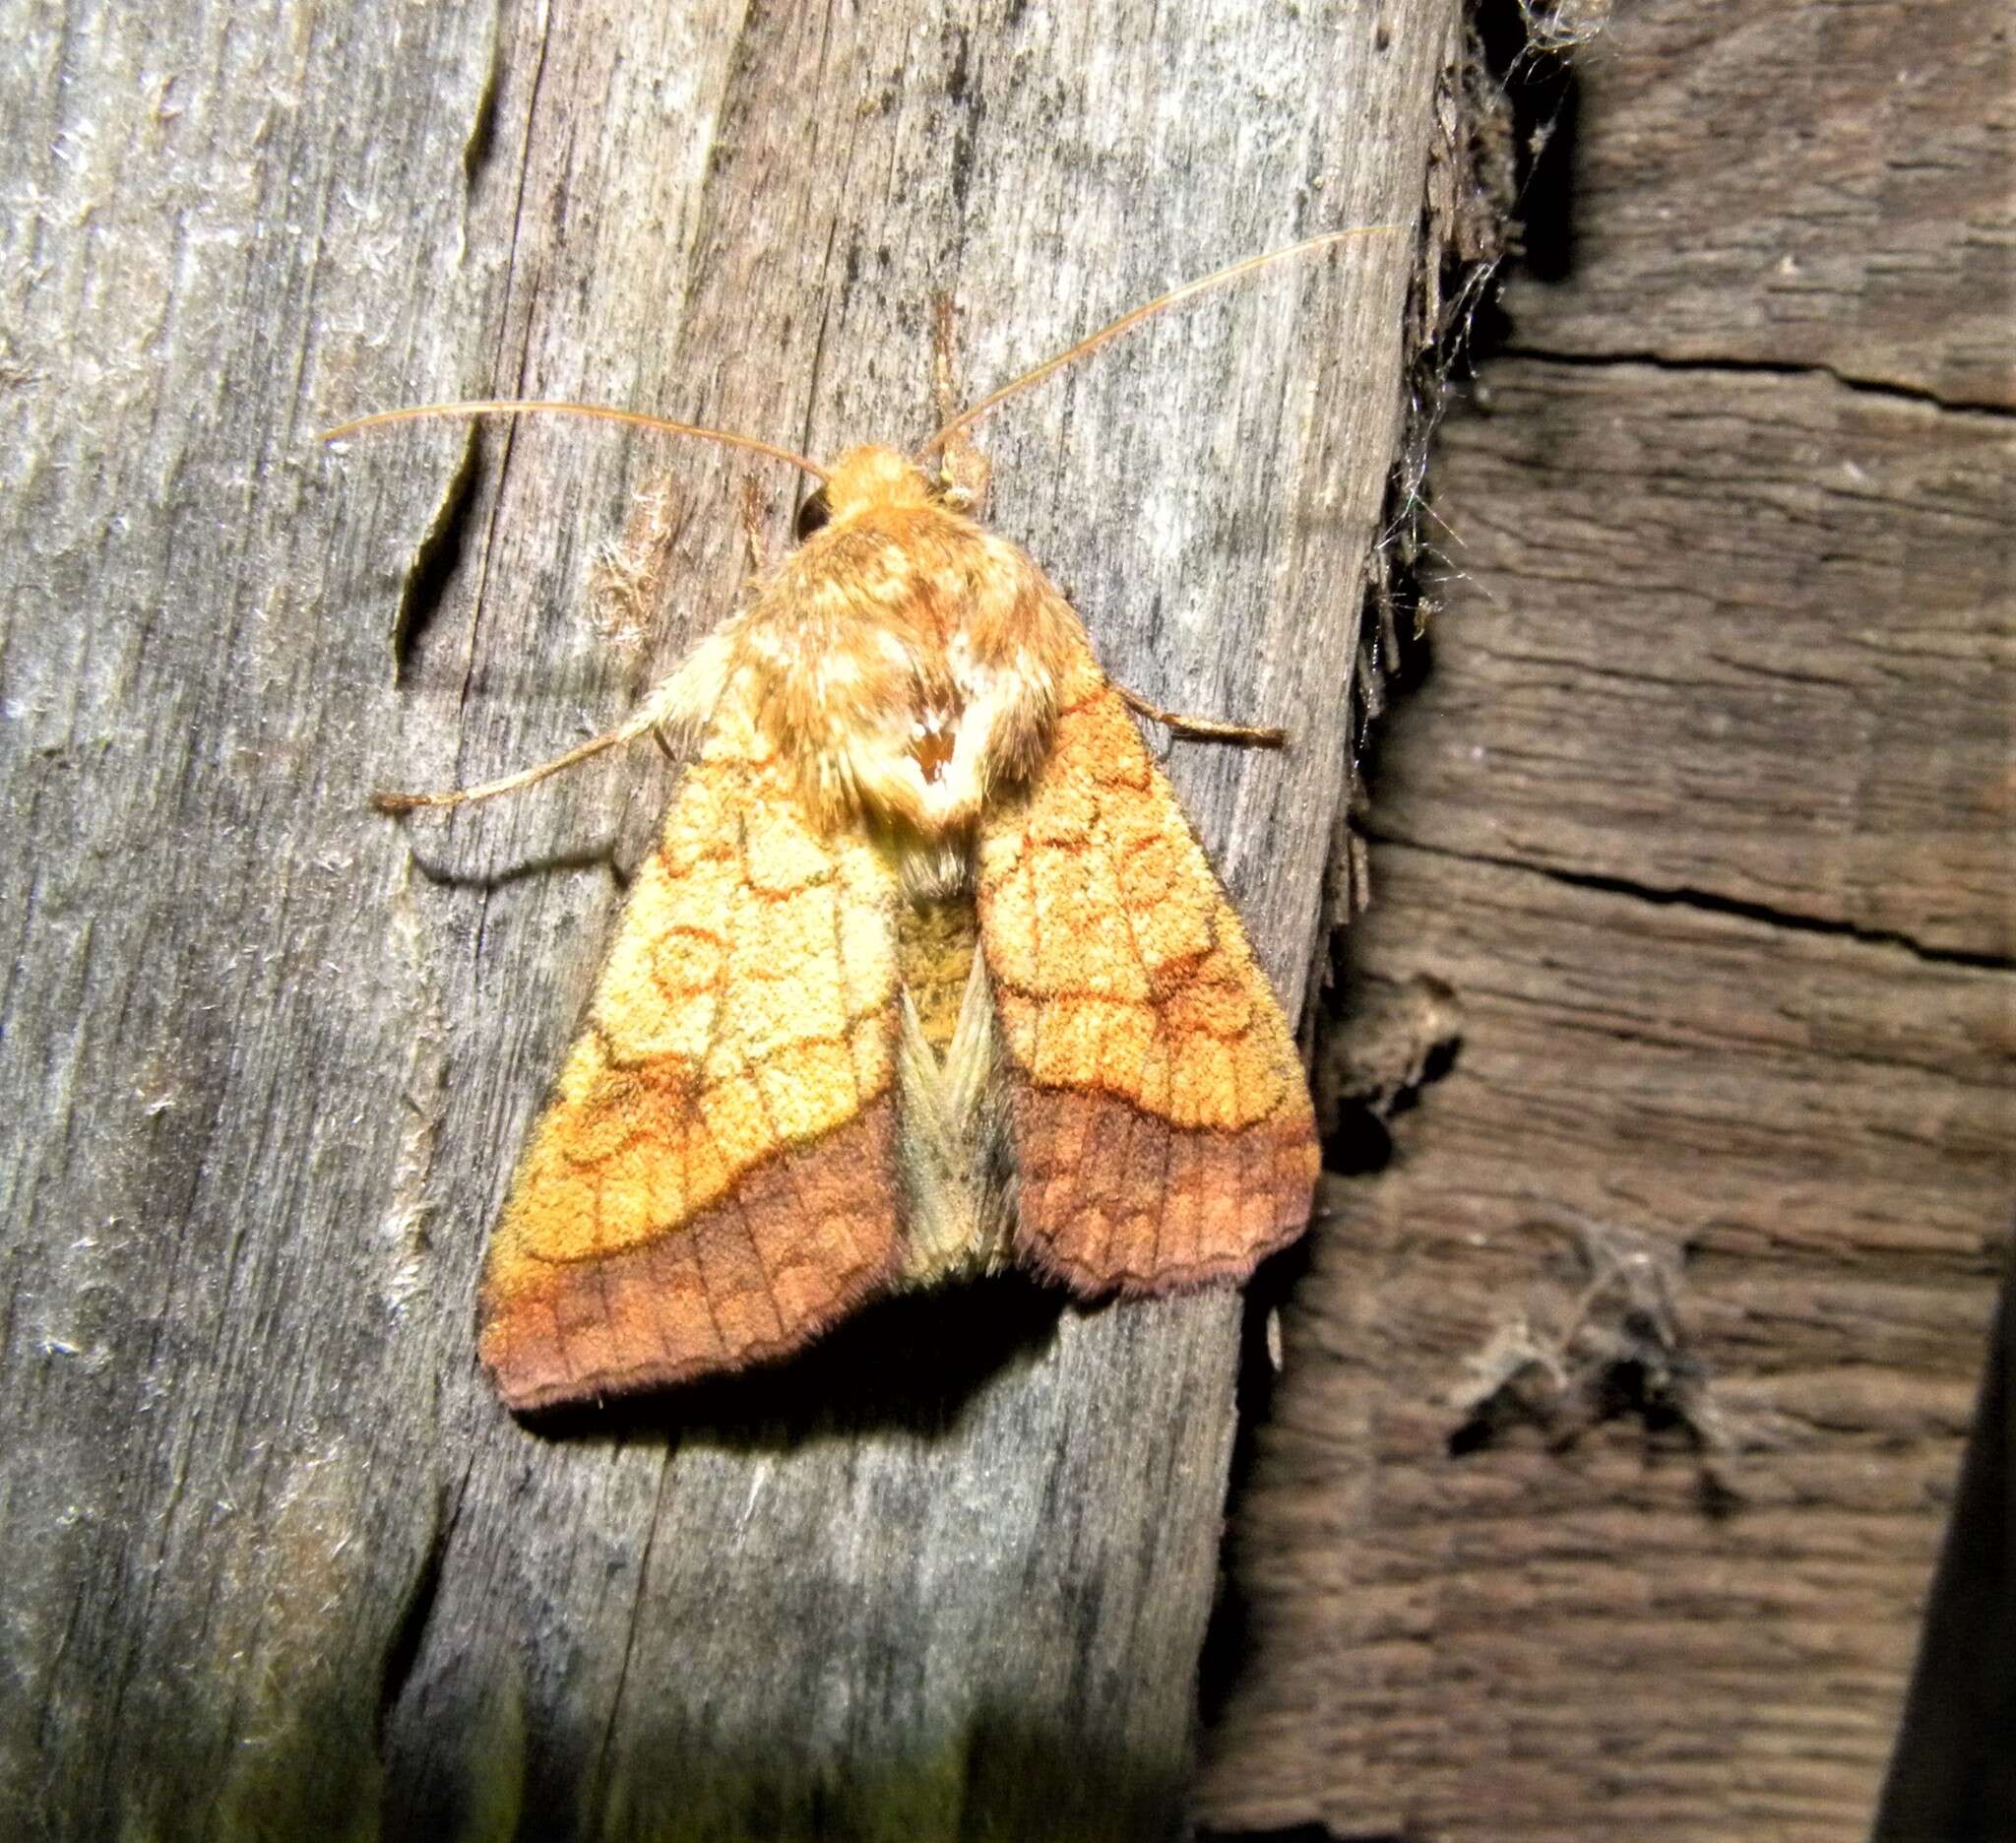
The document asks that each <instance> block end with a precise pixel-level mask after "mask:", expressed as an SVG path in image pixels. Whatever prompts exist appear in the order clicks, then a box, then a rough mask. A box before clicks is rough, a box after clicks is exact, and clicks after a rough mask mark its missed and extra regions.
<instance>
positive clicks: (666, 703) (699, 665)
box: [371, 628, 734, 813]
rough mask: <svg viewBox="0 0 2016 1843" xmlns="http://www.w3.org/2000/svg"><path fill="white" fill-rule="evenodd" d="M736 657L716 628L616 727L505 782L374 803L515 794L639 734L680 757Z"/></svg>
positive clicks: (378, 798)
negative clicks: (682, 745) (679, 747)
mask: <svg viewBox="0 0 2016 1843" xmlns="http://www.w3.org/2000/svg"><path fill="white" fill-rule="evenodd" d="M733 656H734V641H733V639H732V638H731V637H730V636H729V634H728V633H726V632H725V630H723V629H721V628H717V629H716V630H715V631H714V632H713V633H711V634H709V635H708V636H707V638H706V639H705V640H703V641H701V643H700V644H699V645H698V646H696V647H695V648H694V649H693V650H692V652H690V653H689V654H687V655H686V658H685V660H684V661H683V663H681V665H680V666H679V667H677V669H676V670H674V671H673V672H671V673H670V674H669V675H668V676H667V677H664V678H662V679H661V680H660V681H659V683H658V684H657V686H656V687H655V688H654V689H653V691H652V692H651V695H650V696H649V697H647V698H646V699H645V700H644V702H643V703H642V704H640V705H638V707H637V708H636V709H635V710H634V711H632V712H631V713H630V715H629V716H627V717H626V718H624V719H623V721H622V722H621V723H619V724H618V725H617V726H616V727H615V728H614V729H613V730H605V731H603V732H602V733H601V734H600V735H599V736H590V737H589V739H588V740H587V741H586V742H582V743H579V744H577V745H576V746H575V747H573V748H571V749H569V750H568V751H567V752H566V754H564V755H555V756H554V757H553V759H552V760H551V761H545V762H540V763H539V765H538V766H537V767H536V768H525V769H521V770H520V771H519V772H518V773H517V774H514V775H506V776H505V777H504V778H503V779H502V780H501V781H485V782H482V783H481V784H480V785H478V786H476V787H469V788H443V789H442V790H441V791H440V792H438V793H433V794H383V793H380V794H372V795H371V804H372V805H373V806H375V807H377V809H378V810H379V811H380V812H389V813H402V812H411V811H413V809H414V808H415V807H419V806H466V805H468V804H469V803H470V802H471V801H472V800H486V799H495V798H496V797H497V795H498V794H516V793H517V792H518V791H519V789H521V788H529V787H531V786H532V785H533V783H534V782H536V781H543V780H544V779H545V778H546V777H547V776H548V775H556V774H558V773H560V771H561V770H562V769H564V768H572V767H573V766H575V764H576V763H578V762H585V761H587V760H588V758H589V757H590V756H591V755H599V754H600V753H601V752H602V751H603V750H604V749H612V748H615V747H616V746H617V745H618V744H619V743H623V742H634V741H636V739H637V738H638V737H639V736H641V735H652V736H656V737H657V738H658V745H659V747H660V748H662V749H663V750H664V752H665V753H666V755H667V756H670V757H672V758H673V759H675V760H676V759H677V757H678V751H676V750H675V749H674V747H673V743H674V741H679V742H690V741H691V740H692V737H693V734H694V732H695V730H696V728H697V726H699V725H700V724H702V723H704V722H706V721H708V720H709V719H710V718H711V716H712V714H713V712H714V709H715V707H716V706H717V705H718V704H719V703H720V702H721V700H722V697H723V695H724V693H725V691H726V689H727V682H728V676H729V671H730V667H731V665H732V661H733Z"/></svg>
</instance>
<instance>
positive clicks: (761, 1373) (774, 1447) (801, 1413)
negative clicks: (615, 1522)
mask: <svg viewBox="0 0 2016 1843" xmlns="http://www.w3.org/2000/svg"><path fill="white" fill-rule="evenodd" d="M1068 1303H1070V1302H1069V1300H1068V1298H1067V1296H1066V1295H1065V1294H1063V1293H1061V1292H1059V1291H1057V1290H1056V1289H1055V1288H1052V1287H1044V1286H1039V1285H1038V1284H1037V1283H1036V1282H1035V1281H1033V1280H1031V1279H1029V1278H1027V1277H1026V1276H1024V1275H1022V1274H1019V1273H1012V1272H1011V1273H1003V1274H995V1275H992V1276H990V1277H989V1278H987V1279H984V1280H975V1281H969V1282H967V1283H965V1284H962V1285H958V1286H952V1287H942V1288H937V1289H934V1290H932V1291H930V1292H925V1293H912V1294H900V1295H898V1296H896V1297H895V1298H892V1299H885V1300H878V1301H876V1302H875V1303H873V1304H870V1305H866V1306H863V1307H862V1308H861V1309H860V1310H859V1311H856V1312H854V1313H852V1314H851V1316H849V1317H848V1318H846V1319H845V1320H843V1321H842V1322H841V1323H840V1324H839V1325H837V1326H836V1327H835V1328H834V1329H833V1330H831V1331H829V1332H828V1333H827V1334H826V1335H825V1336H824V1337H823V1338H821V1339H820V1340H819V1341H818V1342H817V1343H815V1344H813V1345H811V1346H809V1347H808V1348H806V1349H805V1350H803V1351H800V1352H798V1353H797V1354H796V1355H794V1356H792V1357H788V1358H786V1359H785V1360H784V1361H782V1362H779V1363H774V1364H766V1365H764V1366H760V1367H758V1368H752V1369H742V1370H737V1371H735V1372H734V1373H733V1374H731V1375H723V1376H711V1377H707V1378H705V1379H703V1380H700V1381H696V1382H687V1383H682V1384H679V1385H677V1386H675V1387H672V1388H666V1389H659V1390H655V1391H653V1392H651V1393H648V1394H640V1395H634V1396H622V1397H617V1398H615V1399H612V1400H610V1401H607V1402H605V1403H601V1404H599V1405H598V1404H576V1405H570V1406H568V1407H564V1408H553V1409H546V1410H542V1411H539V1412H537V1413H536V1414H528V1415H525V1416H523V1417H522V1419H523V1421H524V1424H525V1425H526V1426H527V1427H528V1428H530V1429H532V1430H534V1431H536V1432H537V1433H540V1434H544V1435H548V1436H550V1437H553V1438H568V1437H577V1436H581V1435H586V1434H593V1435H596V1436H599V1437H603V1438H608V1437H619V1438H620V1437H626V1436H637V1435H650V1434H652V1433H662V1434H665V1435H668V1436H672V1437H675V1438H677V1439H678V1440H679V1442H680V1443H681V1444H691V1443H693V1442H695V1441H699V1442H702V1443H705V1444H711V1445H716V1446H720V1447H723V1448H725V1449H727V1450H730V1451H745V1452H773V1451H781V1450H783V1449H785V1448H788V1447H792V1446H798V1445H802V1444H804V1443H806V1442H807V1441H811V1440H816V1439H822V1438H826V1439H847V1438H851V1437H852V1436H854V1435H857V1434H860V1433H865V1432H875V1431H889V1430H903V1431H907V1432H912V1433H917V1434H922V1435H924V1436H925V1437H942V1436H943V1435H945V1434H948V1433H950V1432H951V1431H952V1430H953V1429H954V1428H955V1427H956V1426H957V1425H958V1424H959V1421H960V1418H961V1416H962V1415H964V1414H965V1412H966V1410H967V1409H968V1407H970V1406H971V1405H972V1403H973V1402H974V1401H975V1399H976V1398H977V1396H978V1394H979V1393H980V1391H981V1390H982V1389H983V1388H984V1387H985V1386H986V1385H987V1384H988V1383H989V1382H990V1381H992V1380H993V1379H994V1378H995V1377H997V1376H1000V1375H1004V1374H1006V1373H1008V1372H1010V1371H1012V1370H1014V1369H1018V1368H1023V1367H1027V1366H1030V1365H1032V1364H1035V1363H1036V1362H1038V1361H1039V1360H1040V1357H1041V1356H1042V1354H1043V1352H1044V1351H1045V1350H1047V1349H1048V1348H1049V1345H1050V1343H1051V1341H1052V1340H1053V1339H1054V1338H1055V1337H1056V1335H1057V1324H1058V1320H1059V1319H1060V1318H1061V1317H1062V1315H1063V1313H1064V1310H1065V1307H1066V1306H1067V1304H1068Z"/></svg>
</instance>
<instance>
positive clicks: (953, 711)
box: [910, 704, 964, 787]
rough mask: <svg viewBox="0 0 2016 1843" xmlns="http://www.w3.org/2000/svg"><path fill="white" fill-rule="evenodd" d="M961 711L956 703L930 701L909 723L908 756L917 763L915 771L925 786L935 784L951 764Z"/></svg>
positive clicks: (943, 776)
mask: <svg viewBox="0 0 2016 1843" xmlns="http://www.w3.org/2000/svg"><path fill="white" fill-rule="evenodd" d="M963 714H964V712H963V709H962V708H961V707H958V706H948V705H944V704H929V705H926V706H925V707H924V709H923V710H922V711H920V712H919V713H918V714H917V716H916V718H915V719H914V721H913V723H912V724H911V730H910V754H911V759H912V760H913V761H914V762H915V763H916V765H917V772H918V773H919V774H921V775H922V776H923V777H924V785H925V786H926V787H935V786H937V784H938V783H939V782H940V781H942V780H943V779H944V778H945V770H946V769H947V768H949V767H950V766H951V765H952V754H953V748H954V745H955V743H956V742H957V740H958V736H959V720H960V717H961V716H962V715H963Z"/></svg>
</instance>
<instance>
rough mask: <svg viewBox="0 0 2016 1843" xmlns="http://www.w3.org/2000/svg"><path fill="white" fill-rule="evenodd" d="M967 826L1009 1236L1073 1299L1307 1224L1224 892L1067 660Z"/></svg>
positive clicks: (1262, 1248)
mask: <svg viewBox="0 0 2016 1843" xmlns="http://www.w3.org/2000/svg"><path fill="white" fill-rule="evenodd" d="M1059 701H1060V705H1061V709H1060V711H1059V714H1058V717H1057V721H1056V727H1055V731H1054V736H1053V741H1052V745H1051V748H1050V752H1049V754H1048V756H1047V757H1046V758H1045V760H1044V762H1043V764H1042V766H1041V767H1040V769H1039V771H1038V772H1037V775H1036V777H1035V779H1034V781H1033V782H1032V783H1031V785H1030V787H1029V789H1028V792H1027V794H1025V795H1023V796H1020V797H1017V798H1014V799H1010V800H1004V801H1002V802H1000V803H999V804H998V805H997V806H996V808H995V809H994V810H993V811H991V812H990V813H989V814H988V816H987V818H986V820H984V821H983V824H982V833H981V841H980V854H979V866H980V867H979V881H978V910H979V921H980V939H981V944H982V948H983V950H984V952H985V955H986V963H987V973H988V976H989V978H990V980H991V982H992V985H993V988H994V993H995V1004H996V1007H997V1011H998V1016H999V1021H1000V1026H1001V1038H1002V1042H1003V1046H1004V1049H1003V1056H1002V1062H1003V1066H1004V1068H1005V1070H1006V1072H1007V1077H1008V1082H1009V1087H1010V1109H1011V1115H1012V1121H1013V1134H1014V1144H1015V1157H1016V1166H1017V1170H1018V1173H1019V1184H1020V1188H1019V1196H1018V1218H1019V1221H1018V1228H1017V1243H1016V1245H1017V1248H1018V1251H1019V1252H1020V1253H1021V1254H1022V1255H1023V1257H1024V1258H1025V1259H1027V1260H1028V1261H1029V1262H1031V1263H1032V1264H1033V1265H1035V1266H1036V1267H1038V1268H1039V1269H1040V1270H1042V1271H1044V1272H1047V1273H1051V1274H1054V1275H1056V1276H1057V1277H1059V1278H1061V1279H1062V1280H1063V1281H1065V1282H1066V1283H1067V1284H1068V1285H1070V1286H1071V1287H1073V1288H1074V1289H1076V1290H1077V1291H1079V1292H1081V1293H1086V1294H1102V1293H1106V1292H1110V1291H1113V1290H1114V1289H1116V1288H1117V1289H1118V1290H1120V1291H1122V1292H1128V1293H1151V1292H1161V1291H1164V1290H1166V1289H1169V1288H1175V1287H1185V1286H1195V1285H1200V1284H1203V1283H1205V1282H1208V1281H1213V1280H1220V1279H1239V1278H1243V1277H1244V1276H1245V1275H1246V1274H1248V1273H1250V1272H1251V1271H1252V1269H1253V1267H1254V1265H1255V1264H1256V1263H1257V1262H1258V1261H1259V1260H1260V1258H1261V1257H1262V1256H1263V1255H1265V1254H1268V1253H1270V1252H1272V1251H1273V1250H1274V1249H1275V1248H1278V1247H1281V1246H1283V1245H1285V1244H1286V1243H1287V1242H1289V1241H1292V1239H1294V1238H1295V1237H1296V1236H1298V1235H1299V1234H1300V1233H1301V1232H1302V1230H1303V1229H1304V1228H1305V1227H1306V1226H1307V1223H1308V1218H1309V1203H1310V1195H1311V1191H1312V1189H1313V1186H1314V1183H1315V1179H1316V1173H1317V1169H1318V1165H1319V1153H1318V1148H1317V1143H1316V1128H1315V1118H1314V1114H1313V1111H1312V1109H1311V1107H1310V1104H1309V1092H1308V1085H1307V1083H1306V1081H1305V1080H1304V1078H1303V1074H1302V1069H1301V1063H1300V1060H1299V1058H1298V1057H1297V1056H1296V1054H1295V1049H1294V1043H1293V1040H1292V1037H1291V1035H1290V1032H1289V1027H1288V1023H1287V1020H1286V1019H1284V1017H1283V1016H1282V1013H1281V1006H1280V1004H1279V1003H1278V1001H1277V1000H1276V998H1275V996H1274V993H1273V990H1272V989H1271V988H1270V986H1269V985H1268V983H1267V976H1266V975H1265V974H1264V973H1263V972H1262V971H1261V970H1260V967H1259V965H1258V963H1257V962H1256V961H1255V960H1254V958H1253V952H1252V949H1251V947H1250V946H1249V945H1248V944H1247V941H1246V935H1245V930H1244V929H1243V928H1242V927H1241V926H1240V925H1239V920H1238V917H1237V915H1236V914H1235V913H1234V912H1233V910H1232V906H1231V903H1230V902H1229V899H1228V898H1227V896H1226V893H1225V891H1224V889H1223V888H1222V887H1221V886H1220V884H1219V881H1218V879H1217V877H1216V876H1215V875H1214V874H1213V872H1212V869H1211V866H1210V864H1209V862H1208V861H1207V860H1206V858H1205V856H1204V851H1203V848H1202V847H1201V846H1200V845H1199V844H1198V842H1197V837H1196V834H1195V833H1194V832H1193V831H1192V830H1191V829H1190V824H1189V821H1188V820H1187V819H1186V818H1185V817H1184V815H1183V811H1182V808H1181V806H1180V805H1179V804H1178V803H1177V800H1176V796H1175V791H1174V789H1172V788H1171V787H1170V786H1169V784H1168V781H1167V779H1166V777H1165V776H1164V775H1163V773H1162V772H1161V770H1160V769H1158V768H1157V767H1156V765H1155V763H1154V761H1153V760H1152V759H1151V757H1150V755H1149V753H1148V748H1147V745H1146V744H1145V743H1144V742H1143V741H1142V738H1141V732H1140V731H1138V730H1137V729H1136V728H1135V726H1134V722H1133V720H1132V718H1130V717H1129V716H1128V714H1127V711H1126V707H1125V706H1124V705H1123V704H1122V703H1121V701H1120V698H1119V696H1118V694H1117V693H1116V692H1115V691H1114V690H1113V689H1112V687H1111V686H1110V685H1109V684H1107V683H1106V681H1105V678H1104V676H1103V674H1102V673H1101V671H1100V669H1099V667H1098V665H1097V663H1096V662H1095V661H1094V660H1093V658H1092V655H1091V653H1090V651H1089V650H1086V649H1082V648H1081V649H1080V650H1079V654H1078V657H1077V658H1075V659H1074V660H1073V662H1072V663H1071V665H1070V667H1069V668H1068V669H1067V671H1066V672H1065V674H1064V676H1063V681H1062V683H1061V686H1060V699H1059Z"/></svg>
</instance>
